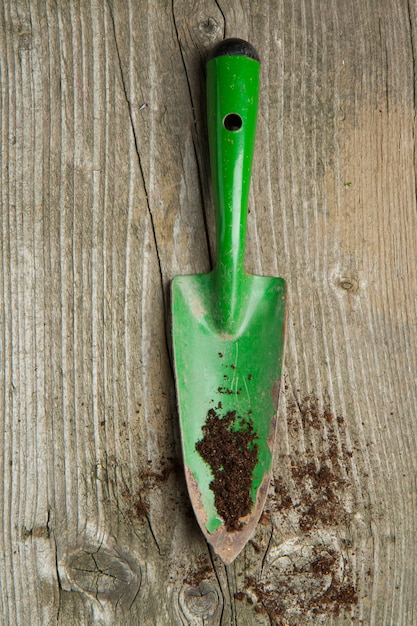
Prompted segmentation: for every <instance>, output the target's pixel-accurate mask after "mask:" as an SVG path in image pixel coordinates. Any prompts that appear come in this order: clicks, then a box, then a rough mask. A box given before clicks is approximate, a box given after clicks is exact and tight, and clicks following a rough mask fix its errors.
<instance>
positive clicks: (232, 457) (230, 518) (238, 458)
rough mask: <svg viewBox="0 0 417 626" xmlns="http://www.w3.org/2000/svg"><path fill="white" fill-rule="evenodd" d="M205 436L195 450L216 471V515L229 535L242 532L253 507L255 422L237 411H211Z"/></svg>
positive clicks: (211, 484)
mask: <svg viewBox="0 0 417 626" xmlns="http://www.w3.org/2000/svg"><path fill="white" fill-rule="evenodd" d="M203 435H204V436H203V439H201V441H198V442H197V443H196V446H195V447H196V450H197V452H198V453H199V454H200V456H201V457H202V458H203V459H204V461H205V462H206V463H207V464H208V465H209V466H210V468H211V471H212V472H213V476H214V479H213V480H212V482H211V483H210V489H211V490H212V491H213V492H214V503H215V505H216V509H217V512H218V514H219V515H220V516H221V517H222V519H223V521H224V524H225V526H226V529H227V530H228V531H229V532H230V531H235V530H240V529H241V527H242V524H241V523H240V522H239V520H240V518H241V517H244V516H245V515H247V514H248V513H249V512H250V510H251V508H252V498H251V493H250V491H251V486H252V473H253V470H254V468H255V465H256V463H257V460H258V444H257V443H255V440H256V438H257V434H256V432H254V430H253V421H252V420H250V419H245V418H243V417H241V416H238V415H237V413H236V411H228V412H227V413H225V415H223V416H222V415H219V414H218V413H216V411H215V410H214V409H210V410H209V411H208V413H207V418H206V423H205V425H204V426H203Z"/></svg>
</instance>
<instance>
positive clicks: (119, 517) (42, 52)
mask: <svg viewBox="0 0 417 626" xmlns="http://www.w3.org/2000/svg"><path fill="white" fill-rule="evenodd" d="M229 36H239V37H243V38H246V39H248V40H250V41H251V42H252V43H253V44H254V45H255V46H256V47H257V48H258V51H259V53H260V56H261V59H262V61H263V65H262V96H261V105H260V113H259V123H258V136H257V147H256V153H255V164H254V170H253V184H252V191H251V197H250V214H249V224H248V250H247V268H248V270H250V271H251V272H253V273H258V274H266V275H281V276H283V277H285V278H286V280H287V281H288V288H289V319H288V335H287V337H288V340H287V352H286V359H285V368H284V371H285V383H284V388H283V393H282V396H281V404H280V409H279V426H278V438H277V446H276V455H275V462H274V480H273V482H272V483H271V489H270V496H269V498H268V503H267V506H266V510H265V514H264V515H263V518H262V520H261V523H260V524H259V526H258V529H257V532H256V534H255V536H254V538H253V540H252V541H251V542H250V543H249V544H248V546H247V548H246V549H245V550H244V552H243V553H242V554H241V555H240V556H239V557H238V558H237V560H236V562H235V564H233V565H232V566H230V567H228V568H225V567H224V566H223V565H222V563H221V562H220V561H219V559H218V558H217V557H216V556H215V555H214V554H212V553H211V552H210V550H209V549H208V546H207V544H206V543H205V541H204V539H203V537H202V535H201V533H200V531H199V529H198V527H197V524H196V522H195V520H194V518H193V514H192V511H191V508H190V505H189V501H188V497H187V493H186V488H185V482H184V478H183V474H182V466H181V454H180V441H179V432H178V416H177V410H176V401H175V388H174V379H173V370H172V359H171V356H170V312H169V311H170V302H169V300H170V298H169V286H170V281H171V279H172V277H173V276H174V275H176V274H179V273H184V274H187V273H196V272H202V271H207V270H208V269H209V268H210V267H211V264H212V259H213V258H214V255H215V250H214V221H213V207H212V201H211V192H210V179H209V170H208V157H207V144H206V130H205V122H204V72H203V68H204V60H205V57H206V53H207V50H208V49H209V48H210V47H211V46H212V45H213V44H214V43H216V42H217V41H219V40H220V39H222V38H223V37H229ZM416 46H417V6H416V4H415V2H412V1H409V2H407V0H349V1H348V0H339V1H336V0H296V1H292V0H276V1H272V0H271V1H270V2H266V1H262V0H228V1H227V2H226V0H220V1H219V2H212V1H209V0H206V1H203V0H172V1H168V0H153V1H152V0H149V2H146V1H145V0H106V1H105V0H2V2H1V10H0V84H1V94H0V108H1V122H0V123H1V151H0V160H1V203H2V204H1V230H0V232H1V255H0V264H1V270H0V294H1V295H0V303H1V307H0V316H1V335H0V342H1V344H0V348H1V349H0V358H1V366H0V371H1V377H2V378H1V385H0V394H1V398H0V406H1V418H2V420H1V435H0V447H1V451H0V476H1V479H0V502H1V503H2V509H1V515H0V554H1V559H0V599H1V600H0V602H1V603H0V613H1V616H2V622H1V623H2V624H6V625H8V624H12V625H14V624H19V625H22V626H23V625H24V626H26V625H27V624H33V625H35V624H41V625H52V624H65V625H71V626H72V625H74V624H103V625H115V624H121V625H126V626H127V625H128V624H131V625H138V624H141V625H145V626H147V625H153V624H156V625H158V626H159V625H161V626H166V625H169V626H171V625H177V624H178V625H182V624H193V625H194V624H195V625H202V624H204V625H213V624H222V625H229V624H231V625H235V626H246V625H252V624H253V625H258V624H259V625H267V624H278V625H280V626H281V625H284V624H287V625H290V626H298V625H302V624H311V623H314V624H316V623H323V624H332V625H340V624H371V625H374V626H383V625H393V626H415V625H416V624H417V603H416V599H415V597H416V593H417V565H416V564H417V540H416V532H417V498H416V468H417V460H416V449H417V400H416V378H417V356H416V355H417V322H416V320H417V300H416V298H417V246H416V233H417V211H416V165H417V164H416V140H415V132H416V54H417V48H416Z"/></svg>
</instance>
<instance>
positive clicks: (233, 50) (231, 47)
mask: <svg viewBox="0 0 417 626" xmlns="http://www.w3.org/2000/svg"><path fill="white" fill-rule="evenodd" d="M223 56H243V57H248V58H249V59H254V60H255V61H258V62H260V59H259V54H258V53H257V51H256V50H255V48H254V47H253V46H252V44H250V43H249V42H247V41H245V40H244V39H237V38H233V39H223V41H220V42H219V43H218V44H217V45H216V46H214V48H213V50H212V51H211V53H210V56H209V58H208V60H209V61H210V59H214V58H215V57H223Z"/></svg>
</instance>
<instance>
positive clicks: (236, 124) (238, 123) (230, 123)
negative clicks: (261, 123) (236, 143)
mask: <svg viewBox="0 0 417 626" xmlns="http://www.w3.org/2000/svg"><path fill="white" fill-rule="evenodd" d="M223 126H224V127H225V129H226V130H233V131H236V130H239V129H240V128H242V118H241V117H240V115H238V114H237V113H229V114H228V115H226V117H225V118H224V120H223Z"/></svg>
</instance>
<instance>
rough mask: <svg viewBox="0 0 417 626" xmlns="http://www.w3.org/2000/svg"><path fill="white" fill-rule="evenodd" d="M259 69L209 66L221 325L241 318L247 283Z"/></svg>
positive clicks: (249, 64)
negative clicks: (242, 297)
mask: <svg viewBox="0 0 417 626" xmlns="http://www.w3.org/2000/svg"><path fill="white" fill-rule="evenodd" d="M259 68H260V64H259V62H258V61H257V60H255V59H254V58H249V57H246V56H219V57H215V58H213V59H211V60H210V61H209V62H208V64H207V118H208V135H209V147H210V163H211V175H212V182H213V193H214V201H215V206H216V226H217V254H216V265H215V268H214V276H215V283H216V285H217V294H218V306H219V311H220V316H221V318H222V319H226V318H233V316H235V315H237V314H238V309H239V302H240V297H241V293H240V289H241V285H242V281H243V280H244V277H245V275H246V274H245V267H244V259H245V244H246V222H247V211H248V197H249V188H250V175H251V168H252V158H253V151H254V143H255V131H256V117H257V109H258V96H259Z"/></svg>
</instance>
